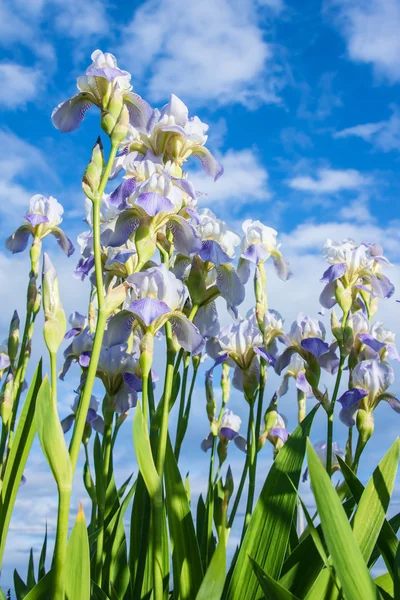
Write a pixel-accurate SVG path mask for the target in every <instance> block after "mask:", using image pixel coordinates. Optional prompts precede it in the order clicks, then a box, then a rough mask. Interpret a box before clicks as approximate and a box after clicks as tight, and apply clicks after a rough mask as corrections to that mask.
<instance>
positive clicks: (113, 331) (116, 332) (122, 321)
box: [104, 310, 135, 348]
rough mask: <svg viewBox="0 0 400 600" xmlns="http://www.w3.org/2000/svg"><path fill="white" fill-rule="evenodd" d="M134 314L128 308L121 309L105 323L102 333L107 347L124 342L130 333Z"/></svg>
mask: <svg viewBox="0 0 400 600" xmlns="http://www.w3.org/2000/svg"><path fill="white" fill-rule="evenodd" d="M134 320H135V315H133V314H132V312H130V311H129V310H121V311H120V312H119V313H117V314H116V315H115V316H114V317H112V318H111V319H110V320H109V321H108V323H107V330H106V331H105V333H104V345H105V346H107V347H108V348H111V347H112V346H120V345H121V344H125V343H126V342H127V341H128V339H129V337H130V335H131V333H132V325H133V322H134Z"/></svg>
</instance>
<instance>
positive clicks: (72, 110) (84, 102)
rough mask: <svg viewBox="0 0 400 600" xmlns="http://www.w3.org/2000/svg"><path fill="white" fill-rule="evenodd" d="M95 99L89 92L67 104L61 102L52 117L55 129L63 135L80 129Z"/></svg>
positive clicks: (82, 93) (77, 96) (74, 97)
mask: <svg viewBox="0 0 400 600" xmlns="http://www.w3.org/2000/svg"><path fill="white" fill-rule="evenodd" d="M93 104H94V98H93V96H92V95H91V94H88V93H87V92H81V93H80V94H77V95H76V96H73V97H72V98H70V100H67V101H66V102H61V104H59V105H58V106H57V107H56V108H55V109H54V110H53V113H52V115H51V120H52V121H53V125H54V127H56V129H59V130H60V131H62V132H63V133H67V132H69V131H74V130H75V129H78V127H79V125H80V124H81V122H82V121H83V118H84V116H85V114H86V113H87V111H88V110H89V108H90V107H91V106H92V105H93Z"/></svg>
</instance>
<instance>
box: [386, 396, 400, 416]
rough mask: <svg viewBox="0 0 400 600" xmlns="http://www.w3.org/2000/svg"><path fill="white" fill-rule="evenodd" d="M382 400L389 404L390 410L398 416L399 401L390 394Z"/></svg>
mask: <svg viewBox="0 0 400 600" xmlns="http://www.w3.org/2000/svg"><path fill="white" fill-rule="evenodd" d="M384 400H386V402H387V403H388V404H389V406H390V408H391V409H393V410H394V412H396V413H398V414H400V401H399V400H398V399H397V398H396V397H395V396H392V395H391V394H387V395H385V397H384Z"/></svg>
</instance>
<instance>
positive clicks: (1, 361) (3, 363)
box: [0, 353, 10, 371]
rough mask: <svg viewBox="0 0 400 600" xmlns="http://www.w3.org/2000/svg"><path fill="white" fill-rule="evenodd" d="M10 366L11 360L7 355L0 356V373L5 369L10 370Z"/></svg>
mask: <svg viewBox="0 0 400 600" xmlns="http://www.w3.org/2000/svg"><path fill="white" fill-rule="evenodd" d="M9 366H10V359H9V358H8V356H7V354H3V353H1V354H0V371H4V369H8V367H9Z"/></svg>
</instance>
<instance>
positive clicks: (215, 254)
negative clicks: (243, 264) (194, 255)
mask: <svg viewBox="0 0 400 600" xmlns="http://www.w3.org/2000/svg"><path fill="white" fill-rule="evenodd" d="M199 256H200V258H201V259H202V260H204V262H212V263H213V264H214V265H216V266H219V265H224V264H227V263H230V262H232V259H231V257H230V256H228V254H227V253H226V252H224V251H223V250H222V248H221V246H220V245H219V244H218V242H216V241H215V240H204V241H203V242H202V244H201V250H200V252H199Z"/></svg>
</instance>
